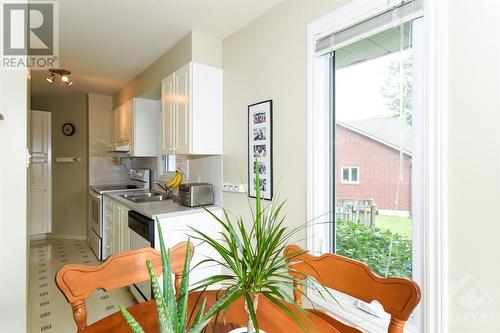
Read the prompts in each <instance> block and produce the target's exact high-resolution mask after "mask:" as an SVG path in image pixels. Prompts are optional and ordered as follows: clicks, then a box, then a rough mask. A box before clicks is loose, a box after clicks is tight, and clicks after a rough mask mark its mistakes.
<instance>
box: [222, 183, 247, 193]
mask: <svg viewBox="0 0 500 333" xmlns="http://www.w3.org/2000/svg"><path fill="white" fill-rule="evenodd" d="M222 191H224V192H231V193H246V184H231V183H224V184H223V185H222Z"/></svg>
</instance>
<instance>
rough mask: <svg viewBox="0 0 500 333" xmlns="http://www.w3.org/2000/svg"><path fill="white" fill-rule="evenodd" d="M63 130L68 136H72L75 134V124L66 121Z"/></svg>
mask: <svg viewBox="0 0 500 333" xmlns="http://www.w3.org/2000/svg"><path fill="white" fill-rule="evenodd" d="M62 132H63V134H64V135H66V136H72V135H73V134H75V125H73V124H72V123H65V124H64V125H63V126H62Z"/></svg>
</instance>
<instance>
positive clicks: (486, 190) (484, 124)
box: [448, 0, 500, 333]
mask: <svg viewBox="0 0 500 333" xmlns="http://www.w3.org/2000/svg"><path fill="white" fill-rule="evenodd" d="M448 73H449V128H448V131H449V137H448V141H449V150H448V154H449V156H448V157H449V177H448V182H449V191H448V196H449V198H448V199H449V203H448V205H449V212H448V215H449V227H448V228H449V292H450V294H449V301H450V304H449V305H450V307H449V312H450V318H449V332H453V333H455V332H457V333H458V332H475V333H479V332H491V333H493V332H500V279H499V273H500V245H499V244H500V242H499V241H498V238H499V235H500V211H499V206H500V154H499V153H500V5H499V4H498V2H497V1H452V0H450V1H449V68H448Z"/></svg>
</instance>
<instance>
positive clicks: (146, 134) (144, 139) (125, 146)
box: [114, 98, 160, 157]
mask: <svg viewBox="0 0 500 333" xmlns="http://www.w3.org/2000/svg"><path fill="white" fill-rule="evenodd" d="M159 110H160V104H159V102H158V101H155V100H150V99H145V98H134V99H132V100H131V101H129V102H127V103H125V104H123V105H121V106H120V107H118V108H116V109H115V111H114V140H115V146H116V147H117V150H127V151H128V152H129V155H130V156H135V157H146V156H157V155H158V125H157V124H158V119H159V114H160V112H159Z"/></svg>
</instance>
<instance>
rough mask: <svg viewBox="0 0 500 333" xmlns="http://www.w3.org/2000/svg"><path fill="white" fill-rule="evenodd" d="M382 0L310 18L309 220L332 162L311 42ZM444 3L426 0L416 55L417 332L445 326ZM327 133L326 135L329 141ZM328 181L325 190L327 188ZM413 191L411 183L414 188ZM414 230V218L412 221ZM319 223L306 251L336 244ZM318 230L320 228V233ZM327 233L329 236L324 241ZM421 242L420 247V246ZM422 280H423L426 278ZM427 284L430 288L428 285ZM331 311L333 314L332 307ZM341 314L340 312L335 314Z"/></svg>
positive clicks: (357, 1) (372, 10)
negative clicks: (421, 45) (419, 73)
mask: <svg viewBox="0 0 500 333" xmlns="http://www.w3.org/2000/svg"><path fill="white" fill-rule="evenodd" d="M390 5H391V4H389V3H388V2H387V1H386V0H374V1H370V2H366V1H363V0H354V1H352V2H350V3H348V4H346V5H344V6H342V7H340V8H339V9H337V10H335V11H334V12H332V13H330V14H328V15H326V16H324V17H322V18H320V19H318V20H316V21H314V22H312V23H310V24H309V25H308V28H307V148H308V149H307V170H308V172H307V174H308V179H307V220H308V221H311V220H314V219H317V218H318V216H324V215H328V214H330V216H331V215H332V214H331V210H328V209H329V207H328V203H327V202H326V200H325V198H324V196H325V194H327V195H328V192H327V191H325V188H324V187H325V186H324V185H322V184H324V181H325V175H327V174H328V172H327V170H326V169H328V168H329V167H330V165H329V163H332V162H333V161H328V160H325V158H324V154H325V149H324V145H325V140H323V142H322V141H321V140H319V138H320V137H322V138H324V137H325V136H324V135H326V133H325V125H324V124H325V123H329V122H331V121H332V120H331V119H328V118H327V117H325V115H323V114H322V112H318V110H321V107H322V106H324V101H322V97H323V96H321V95H319V94H318V91H319V87H320V84H321V81H322V79H323V78H322V74H321V71H320V67H322V66H323V68H324V63H322V61H321V60H320V59H319V58H318V57H316V54H315V48H314V46H315V41H316V40H317V39H319V38H321V37H322V36H325V35H327V34H330V33H331V32H333V31H338V30H341V29H343V28H346V27H349V26H351V25H353V24H355V23H357V22H360V21H362V20H364V19H367V18H370V17H373V16H374V15H375V14H377V13H379V12H381V10H383V9H387V8H389V7H390ZM447 13H448V4H447V2H445V1H444V2H443V1H431V0H424V18H425V19H424V24H423V25H424V33H425V36H426V41H425V50H423V52H422V57H423V58H424V59H423V60H422V61H423V66H424V67H425V70H424V72H425V77H424V78H423V82H424V85H425V87H424V98H423V101H422V103H423V104H424V105H423V112H422V114H421V115H420V116H419V117H420V122H421V124H420V126H421V128H423V130H422V131H421V132H422V133H421V134H420V135H423V136H424V140H423V141H422V143H421V146H420V147H419V148H418V149H421V153H422V165H421V166H420V167H419V168H418V170H415V172H416V173H415V175H418V176H419V178H420V179H422V181H421V182H420V184H419V187H420V188H421V193H422V194H423V195H421V196H420V197H419V198H418V199H417V200H416V201H415V205H414V207H415V208H414V209H419V210H420V211H421V213H420V214H421V218H420V222H421V223H420V225H419V226H418V229H419V230H415V232H414V234H416V235H418V237H419V240H418V241H419V244H420V246H421V249H422V251H421V253H420V254H419V256H418V258H416V259H417V260H418V264H419V265H421V272H420V274H418V276H416V279H415V280H416V281H417V282H418V283H419V285H420V287H421V289H422V299H423V301H422V302H421V304H420V306H419V308H420V309H419V310H418V311H419V312H420V314H421V315H420V321H419V323H418V326H419V328H418V331H420V332H441V331H446V330H447V327H448V324H447V308H448V305H447V302H448V287H447V274H448V261H447V192H446V189H447V150H446V147H447V145H446V142H447V113H448V108H447V106H448V105H447V98H448V97H447V84H448V83H447V71H446V68H447V67H446V66H447V61H448V60H447V59H448V58H447V41H448V40H447V25H448V14H447ZM331 139H332V138H331V137H330V140H331ZM331 188H332V186H330V188H329V190H330V191H331ZM414 188H415V187H414ZM414 228H416V223H415V224H414ZM320 231H321V230H320V227H318V224H310V225H308V227H307V249H308V250H309V251H310V252H311V253H312V254H319V253H322V252H325V251H324V250H325V248H326V247H325V245H326V244H325V243H327V242H328V241H334V237H335V236H334V235H331V234H329V235H327V234H326V233H323V234H322V235H323V236H325V235H326V237H327V239H325V238H321V237H322V236H321V237H319V236H318V235H319V234H320V233H319V232H320ZM323 231H324V230H323ZM328 238H329V239H328ZM422 245H425V246H422ZM424 282H425V283H424ZM426 286H432V288H429V287H426ZM307 293H308V296H309V297H310V299H311V300H312V301H313V302H314V303H316V304H318V305H320V306H321V305H324V304H322V300H321V298H320V297H318V296H317V295H316V294H315V293H314V292H311V290H308V291H307ZM334 312H335V311H334ZM338 312H342V313H337V314H338V316H339V317H342V316H343V315H345V313H346V311H338Z"/></svg>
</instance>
